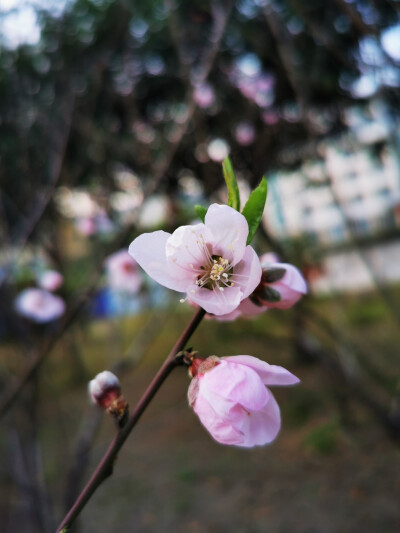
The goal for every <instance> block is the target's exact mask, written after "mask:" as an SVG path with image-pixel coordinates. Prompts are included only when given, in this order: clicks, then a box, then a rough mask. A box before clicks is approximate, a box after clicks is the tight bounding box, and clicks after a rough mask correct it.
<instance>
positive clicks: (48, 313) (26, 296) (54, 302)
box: [15, 288, 65, 324]
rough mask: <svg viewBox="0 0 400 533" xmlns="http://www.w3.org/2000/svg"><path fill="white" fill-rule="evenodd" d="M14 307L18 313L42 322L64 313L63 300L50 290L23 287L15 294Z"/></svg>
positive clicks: (54, 318)
mask: <svg viewBox="0 0 400 533" xmlns="http://www.w3.org/2000/svg"><path fill="white" fill-rule="evenodd" d="M15 309H16V311H17V312H18V313H19V314H20V315H22V316H24V317H26V318H29V319H30V320H33V321H34V322H38V323H42V324H44V323H46V322H51V321H52V320H56V319H57V318H60V316H62V315H63V314H64V311H65V302H64V300H63V299H62V298H60V297H59V296H55V295H54V294H51V292H48V291H45V290H43V289H36V288H31V289H25V290H24V291H22V292H21V293H20V294H19V295H18V296H17V298H16V300H15Z"/></svg>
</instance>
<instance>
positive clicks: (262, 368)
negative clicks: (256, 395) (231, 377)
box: [223, 355, 300, 385]
mask: <svg viewBox="0 0 400 533" xmlns="http://www.w3.org/2000/svg"><path fill="white" fill-rule="evenodd" d="M223 359H224V360H225V361H230V362H231V363H236V364H239V365H245V366H247V367H249V368H252V369H253V370H254V371H255V372H257V374H258V375H259V376H260V378H261V380H262V382H263V383H264V384H265V385H294V384H296V383H299V382H300V380H299V378H297V377H296V376H294V375H293V374H292V373H291V372H289V370H286V368H283V367H282V366H277V365H269V364H268V363H266V362H265V361H261V359H258V358H257V357H253V356H251V355H231V356H229V357H223Z"/></svg>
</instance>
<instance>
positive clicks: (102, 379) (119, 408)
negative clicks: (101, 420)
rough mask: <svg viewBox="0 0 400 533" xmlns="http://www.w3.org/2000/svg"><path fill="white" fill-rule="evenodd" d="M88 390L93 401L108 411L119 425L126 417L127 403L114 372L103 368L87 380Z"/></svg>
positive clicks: (121, 424)
mask: <svg viewBox="0 0 400 533" xmlns="http://www.w3.org/2000/svg"><path fill="white" fill-rule="evenodd" d="M88 391H89V395H90V398H91V400H92V402H93V403H95V404H97V405H99V406H100V407H101V408H103V409H105V410H106V411H107V412H108V413H110V414H111V415H112V416H113V417H114V418H115V420H116V422H117V424H118V426H119V427H122V426H123V425H124V424H125V422H126V419H127V417H128V404H127V402H126V400H125V398H124V397H123V396H122V394H121V385H120V383H119V379H118V378H117V376H116V375H115V374H113V373H112V372H109V371H108V370H104V371H103V372H100V374H97V376H96V377H95V378H94V379H92V381H90V382H89V385H88Z"/></svg>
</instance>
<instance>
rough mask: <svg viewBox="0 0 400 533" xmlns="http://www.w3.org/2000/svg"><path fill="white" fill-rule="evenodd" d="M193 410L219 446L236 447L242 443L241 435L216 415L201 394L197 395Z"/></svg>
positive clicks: (226, 421)
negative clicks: (228, 445) (231, 445)
mask: <svg viewBox="0 0 400 533" xmlns="http://www.w3.org/2000/svg"><path fill="white" fill-rule="evenodd" d="M193 410H194V412H195V413H196V414H197V416H198V417H199V419H200V422H201V423H202V424H203V426H204V427H205V428H206V429H207V430H208V431H209V432H210V434H211V436H212V437H213V438H214V439H215V440H216V441H218V442H220V443H221V444H236V445H238V444H240V443H242V442H243V440H244V437H243V434H242V433H241V432H240V431H238V430H237V429H236V428H234V427H233V426H232V424H231V423H230V422H229V420H228V419H225V418H222V417H221V416H219V415H217V413H216V412H215V410H214V409H213V407H212V406H211V405H210V403H209V402H208V401H207V399H206V398H204V396H202V395H201V394H199V395H198V397H197V399H196V402H195V404H194V406H193Z"/></svg>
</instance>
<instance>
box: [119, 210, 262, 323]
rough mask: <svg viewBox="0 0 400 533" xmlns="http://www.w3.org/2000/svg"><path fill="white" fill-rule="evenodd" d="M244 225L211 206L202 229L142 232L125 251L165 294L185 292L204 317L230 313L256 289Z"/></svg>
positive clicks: (256, 269) (257, 274) (256, 265)
mask: <svg viewBox="0 0 400 533" xmlns="http://www.w3.org/2000/svg"><path fill="white" fill-rule="evenodd" d="M248 232H249V228H248V224H247V221H246V219H245V218H244V216H243V215H241V214H240V213H238V212H237V211H236V210H235V209H232V208H231V207H228V206H226V205H218V204H212V205H211V206H210V207H209V209H208V211H207V214H206V217H205V223H204V224H195V225H193V226H181V227H180V228H178V229H177V230H175V231H174V233H173V234H172V235H171V234H170V233H166V232H165V231H155V232H153V233H144V234H142V235H140V236H139V237H137V238H136V239H135V240H134V241H133V242H132V244H131V245H130V247H129V253H130V255H131V256H132V257H133V258H134V259H135V260H136V261H137V262H138V263H139V265H140V266H141V267H142V268H143V269H144V270H145V271H146V272H147V274H148V275H149V276H150V277H152V278H153V279H155V280H156V281H157V282H158V283H160V284H161V285H164V286H165V287H168V288H169V289H172V290H175V291H180V292H186V293H187V296H188V298H190V300H191V301H193V302H195V303H196V304H198V305H199V306H200V307H202V308H203V309H205V310H206V311H207V312H208V313H213V314H215V315H223V314H226V313H230V312H231V311H233V310H234V309H236V307H237V306H238V305H239V304H240V302H241V301H242V300H244V299H245V298H246V297H247V296H249V295H250V294H251V293H252V292H253V290H254V289H255V288H256V287H257V285H258V283H259V281H260V278H261V265H260V261H259V259H258V257H257V254H256V253H255V251H254V250H253V248H252V247H251V246H246V240H247V235H248Z"/></svg>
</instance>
